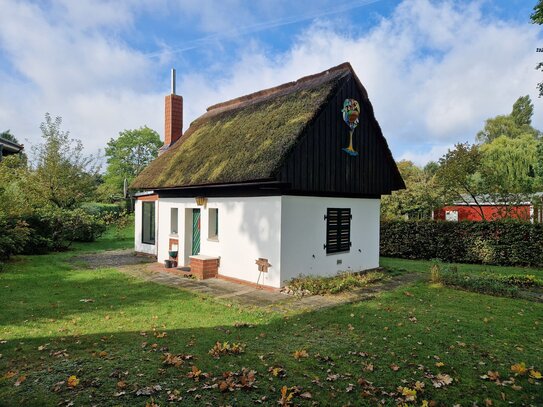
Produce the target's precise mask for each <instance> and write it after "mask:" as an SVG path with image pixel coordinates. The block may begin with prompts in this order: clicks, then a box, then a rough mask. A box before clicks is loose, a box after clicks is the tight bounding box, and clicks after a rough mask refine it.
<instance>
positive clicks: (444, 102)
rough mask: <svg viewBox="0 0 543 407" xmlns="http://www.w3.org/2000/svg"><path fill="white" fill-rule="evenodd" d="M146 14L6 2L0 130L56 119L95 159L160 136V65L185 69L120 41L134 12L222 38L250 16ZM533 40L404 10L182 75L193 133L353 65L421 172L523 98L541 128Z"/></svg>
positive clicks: (324, 26) (34, 130) (478, 17)
mask: <svg viewBox="0 0 543 407" xmlns="http://www.w3.org/2000/svg"><path fill="white" fill-rule="evenodd" d="M151 3H153V2H146V3H143V4H142V3H140V2H132V1H131V0H125V1H122V2H120V3H118V7H117V6H116V13H117V14H115V13H114V14H115V15H113V16H112V15H111V13H110V10H111V7H112V6H111V4H112V3H109V2H103V1H98V2H96V1H91V0H85V1H84V2H81V3H80V2H71V1H68V0H59V1H57V2H54V3H53V6H54V7H53V8H52V10H53V11H51V10H49V12H48V10H45V9H43V8H40V7H38V6H37V5H35V3H20V2H6V1H2V0H0V4H1V6H0V7H1V8H2V13H0V52H2V55H0V60H2V59H3V60H6V61H9V63H10V64H11V66H10V67H8V68H7V69H5V68H1V67H0V126H4V127H5V128H11V129H12V131H13V133H14V134H16V135H17V136H19V137H20V138H23V139H24V138H28V139H29V141H30V142H36V141H37V140H38V138H39V128H38V125H39V122H40V121H41V120H42V119H43V114H44V113H45V112H46V111H49V112H50V113H51V114H53V115H61V116H63V118H64V119H65V120H64V122H65V128H66V129H69V130H71V131H72V134H73V135H74V136H75V137H78V138H81V139H82V140H83V141H84V143H85V146H87V147H89V148H90V149H91V150H95V149H97V148H98V147H103V146H104V145H105V143H106V141H107V140H108V139H109V138H110V137H114V136H115V135H116V134H117V132H118V131H121V130H123V129H125V128H134V127H139V126H141V125H143V124H147V125H149V126H151V127H153V128H155V129H157V130H159V131H160V132H161V131H162V128H163V122H162V121H163V95H164V94H165V93H166V92H167V75H168V73H167V72H168V69H167V67H165V66H164V64H165V63H168V64H170V63H171V64H175V63H176V61H180V60H185V58H188V56H186V55H183V54H181V55H179V54H177V55H176V54H175V53H174V54H168V52H167V51H168V49H171V48H173V49H175V44H173V43H171V42H168V41H165V42H160V40H158V41H157V42H158V43H159V47H160V48H161V49H162V50H163V52H162V53H160V52H159V54H160V57H161V59H159V60H158V62H157V60H156V59H154V58H149V57H146V56H145V54H144V53H143V52H140V51H138V50H136V49H133V48H131V47H129V46H128V45H127V43H126V42H125V41H124V40H123V38H124V36H126V35H130V33H131V30H135V29H137V27H134V26H135V25H136V24H137V21H136V19H135V18H136V17H135V16H136V15H137V13H139V12H142V11H143V10H144V11H145V13H153V15H154V16H158V15H160V16H163V15H164V13H166V14H167V13H169V12H173V11H177V12H179V10H182V11H183V13H181V14H182V15H183V16H185V17H187V16H193V17H194V19H196V20H197V22H196V23H195V22H194V21H191V23H192V24H196V25H198V26H199V27H200V28H202V27H203V29H205V30H208V32H210V33H214V32H220V31H221V30H230V29H231V28H232V27H235V26H236V25H237V24H240V22H244V20H247V19H249V18H251V17H252V16H253V14H254V13H255V11H254V10H252V11H251V13H252V14H251V13H250V12H249V11H247V10H245V11H243V10H242V9H243V5H240V4H242V3H239V2H238V1H236V0H232V1H231V2H229V3H225V4H223V5H222V6H220V7H218V8H216V9H214V10H207V9H206V8H204V9H206V10H207V11H205V10H204V11H205V12H203V11H202V10H201V9H198V7H197V6H196V4H198V5H199V4H200V3H198V2H194V1H192V0H187V1H183V2H179V4H172V3H170V2H167V1H165V0H161V1H158V2H154V6H155V7H153V5H152V4H151ZM281 4H283V5H284V4H287V3H281ZM95 5H96V7H97V8H96V13H92V10H93V9H94V6H95ZM225 7H226V9H227V10H230V12H229V13H223V12H222V11H224V10H225ZM268 8H269V7H268ZM262 9H263V10H264V11H266V7H262ZM165 10H166V11H165ZM221 10H222V11H221ZM238 10H241V11H240V12H239V13H238V12H237V11H238ZM219 11H221V13H218V12H219ZM267 12H269V11H267ZM217 13H218V14H217ZM270 13H271V12H270ZM271 14H273V13H271ZM175 15H176V16H179V15H180V14H175ZM85 16H87V17H88V18H85ZM276 16H280V13H279V12H277V11H275V14H273V18H276ZM221 19H223V20H224V21H219V20H221ZM177 23H182V21H181V22H180V21H177ZM219 23H220V24H219ZM123 30H124V31H123ZM538 35H539V31H538V29H537V27H536V26H533V25H530V24H529V23H526V24H517V23H514V22H504V21H499V20H495V19H489V17H488V16H483V15H482V13H481V9H480V4H479V3H478V2H476V3H470V4H468V5H466V4H464V5H462V6H460V5H459V3H458V2H452V1H440V2H435V1H429V0H405V1H403V2H402V3H401V4H400V5H399V6H398V7H397V8H396V10H395V12H394V13H393V14H392V15H391V16H390V17H389V18H387V19H382V20H381V21H380V22H379V23H378V24H377V25H376V26H374V27H373V28H372V29H371V30H369V31H367V32H362V33H360V32H357V31H356V27H354V26H346V25H345V20H342V22H341V24H339V23H338V20H329V19H321V20H320V21H318V22H315V23H314V24H312V25H311V27H309V28H308V29H306V30H305V31H303V32H302V33H301V34H300V35H299V36H298V37H296V38H294V39H293V41H292V43H291V45H290V47H289V48H288V49H287V50H286V51H284V52H282V53H281V52H280V53H277V52H275V53H273V52H270V51H268V48H267V44H262V43H259V42H258V40H257V39H251V40H248V41H245V42H244V43H243V46H240V48H239V51H238V52H237V53H236V54H235V55H234V56H233V55H232V54H229V55H222V54H221V53H212V52H211V51H212V50H211V49H210V50H209V54H208V55H209V56H208V57H207V58H209V59H208V60H207V62H208V66H209V69H207V70H206V71H191V72H186V71H185V72H178V78H179V79H178V81H179V84H178V90H179V92H180V93H181V94H182V95H183V96H184V101H185V127H187V126H188V124H189V123H190V121H191V120H193V119H195V118H196V117H197V116H199V115H200V114H202V113H204V112H205V108H206V107H207V106H209V105H212V104H214V103H217V102H220V101H224V100H227V99H230V98H233V97H237V96H240V95H243V94H246V93H249V92H253V91H257V90H259V89H262V88H265V87H270V86H275V85H278V84H281V83H284V82H288V81H291V80H294V79H296V78H298V77H300V76H304V75H308V74H312V73H315V72H319V71H322V70H324V69H326V68H328V67H331V66H333V65H337V64H339V63H342V62H344V61H350V62H351V63H352V65H353V67H354V69H355V70H356V72H357V73H358V75H359V77H360V79H361V80H362V82H363V83H364V85H365V87H366V88H367V90H368V92H369V95H370V99H371V101H372V103H373V105H374V110H375V113H376V116H377V119H378V120H379V122H380V124H381V127H382V128H383V131H384V133H385V136H386V137H387V139H388V141H389V145H390V146H391V148H392V151H393V153H394V154H395V156H396V158H397V159H401V158H403V159H411V160H413V161H415V162H417V163H419V164H424V162H425V161H427V160H429V159H437V158H439V156H440V155H442V154H443V153H444V152H446V150H447V148H448V147H449V146H451V145H453V144H454V143H455V142H464V141H468V140H469V141H472V140H473V139H474V135H475V134H476V132H477V131H478V130H479V129H480V128H481V127H482V125H483V123H484V120H485V119H486V118H489V117H492V116H495V115H497V114H503V113H508V112H509V111H510V110H511V106H512V104H513V102H514V101H515V100H516V98H517V97H518V96H521V95H525V94H530V95H532V100H533V101H534V104H535V115H534V125H535V126H536V127H539V128H543V99H537V97H536V95H535V84H536V83H537V82H538V81H540V80H541V78H540V77H539V76H538V73H537V72H536V71H535V70H534V67H535V65H536V62H537V59H538V58H537V57H538V54H536V53H535V48H536V46H540V45H541V36H540V35H539V37H538ZM243 39H246V38H243ZM198 55H205V54H204V53H203V52H201V53H200V54H198ZM539 56H540V54H539ZM232 60H233V61H234V63H232V62H231V61H232ZM225 61H228V62H225ZM159 75H160V79H158V76H159ZM0 130H2V128H0Z"/></svg>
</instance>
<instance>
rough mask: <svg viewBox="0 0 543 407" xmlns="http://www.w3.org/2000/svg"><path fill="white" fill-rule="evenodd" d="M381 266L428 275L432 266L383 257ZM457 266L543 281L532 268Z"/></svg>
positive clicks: (542, 274)
mask: <svg viewBox="0 0 543 407" xmlns="http://www.w3.org/2000/svg"><path fill="white" fill-rule="evenodd" d="M380 261H381V266H382V267H385V268H387V269H390V270H403V271H413V272H422V273H427V272H429V271H430V266H431V265H432V261H431V260H407V259H396V258H392V257H381V259H380ZM451 264H454V265H456V266H457V268H458V271H461V272H466V273H472V274H481V273H485V272H488V273H493V274H497V275H527V274H528V275H534V276H536V277H537V278H538V279H540V280H543V269H542V268H530V267H501V266H491V265H486V264H462V263H451Z"/></svg>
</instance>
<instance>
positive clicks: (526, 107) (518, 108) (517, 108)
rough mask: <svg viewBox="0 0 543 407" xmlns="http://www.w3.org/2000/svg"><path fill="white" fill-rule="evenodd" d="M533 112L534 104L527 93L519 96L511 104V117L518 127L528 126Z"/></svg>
mask: <svg viewBox="0 0 543 407" xmlns="http://www.w3.org/2000/svg"><path fill="white" fill-rule="evenodd" d="M533 114H534V104H533V103H532V100H531V99H530V96H529V95H526V96H521V97H519V98H518V99H517V101H516V102H515V103H514V104H513V111H512V112H511V117H512V118H513V121H514V122H515V124H516V125H517V126H518V127H520V128H522V127H523V126H530V125H531V124H532V116H533Z"/></svg>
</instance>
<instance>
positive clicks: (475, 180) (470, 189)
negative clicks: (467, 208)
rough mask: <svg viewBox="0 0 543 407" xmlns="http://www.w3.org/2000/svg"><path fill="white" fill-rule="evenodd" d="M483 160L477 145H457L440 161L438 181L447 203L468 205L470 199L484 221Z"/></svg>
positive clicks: (437, 174)
mask: <svg viewBox="0 0 543 407" xmlns="http://www.w3.org/2000/svg"><path fill="white" fill-rule="evenodd" d="M482 158H483V157H482V154H481V151H480V148H479V146H477V145H476V144H473V145H470V144H469V143H463V144H456V145H455V146H454V149H452V150H449V151H448V152H447V153H446V154H445V155H444V156H443V157H442V158H440V159H439V169H438V171H437V173H436V180H437V184H438V185H440V186H441V187H442V188H443V191H444V192H445V193H444V199H445V201H446V202H454V201H463V202H465V203H466V204H468V203H470V202H469V199H468V197H469V198H471V200H472V201H473V202H474V203H475V205H476V210H477V211H478V212H479V214H480V215H481V218H482V219H483V220H484V219H485V215H484V212H483V208H482V202H480V199H479V196H480V195H481V194H482V193H484V192H486V191H485V190H484V184H483V182H482V180H481V174H480V173H479V168H480V166H481V162H482Z"/></svg>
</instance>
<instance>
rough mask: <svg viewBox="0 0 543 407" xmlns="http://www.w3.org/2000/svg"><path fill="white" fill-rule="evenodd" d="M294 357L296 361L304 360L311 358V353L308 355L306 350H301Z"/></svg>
mask: <svg viewBox="0 0 543 407" xmlns="http://www.w3.org/2000/svg"><path fill="white" fill-rule="evenodd" d="M293 356H294V359H296V360H300V359H302V358H307V357H309V353H307V351H306V350H305V349H301V350H297V351H295V352H294V354H293Z"/></svg>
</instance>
